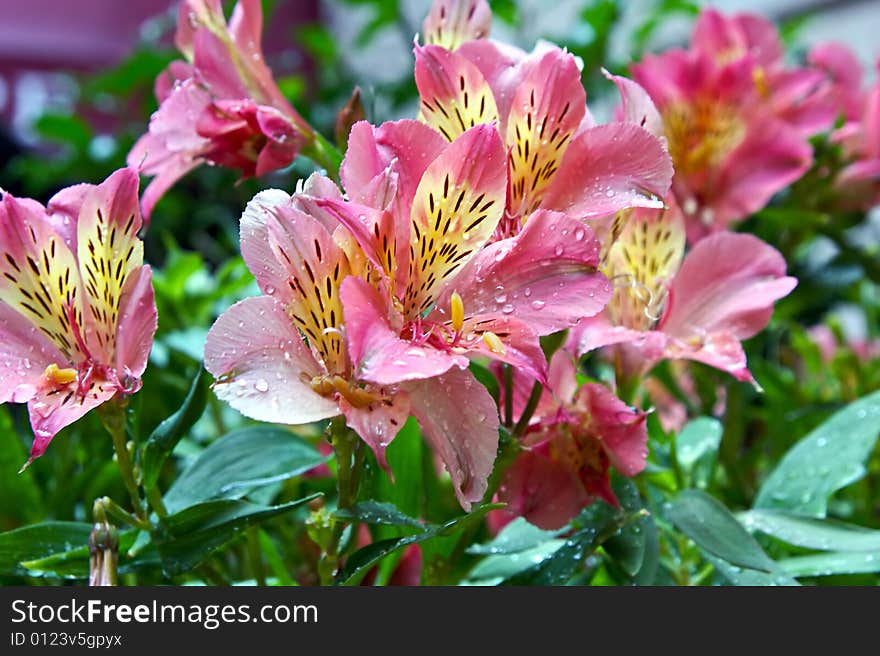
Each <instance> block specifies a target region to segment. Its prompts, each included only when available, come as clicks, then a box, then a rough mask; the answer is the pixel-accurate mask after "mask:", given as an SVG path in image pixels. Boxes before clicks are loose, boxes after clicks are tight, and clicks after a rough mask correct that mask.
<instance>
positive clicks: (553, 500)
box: [498, 451, 590, 531]
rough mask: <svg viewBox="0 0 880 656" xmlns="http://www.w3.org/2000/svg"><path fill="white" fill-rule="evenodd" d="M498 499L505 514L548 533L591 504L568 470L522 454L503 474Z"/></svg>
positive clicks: (534, 454) (540, 458)
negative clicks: (504, 506) (523, 520)
mask: <svg viewBox="0 0 880 656" xmlns="http://www.w3.org/2000/svg"><path fill="white" fill-rule="evenodd" d="M498 500H499V501H502V502H504V503H506V504H508V505H507V509H506V510H507V511H508V512H511V513H514V514H516V515H520V516H522V517H525V518H526V519H527V520H528V521H529V522H531V523H532V524H534V525H535V526H537V527H538V528H543V529H545V530H548V531H549V530H556V529H558V528H562V527H563V526H565V525H566V524H567V523H568V522H569V520H570V519H572V518H573V517H574V516H575V515H577V514H578V513H579V512H580V511H581V510H582V509H583V508H584V507H585V506H586V505H587V504H588V503H589V502H590V497H589V495H587V493H586V491H585V490H584V486H583V485H582V484H581V482H580V481H579V480H578V478H577V477H576V476H575V475H574V474H573V473H572V472H571V471H570V470H569V469H568V468H567V467H565V466H563V465H562V464H560V463H558V462H556V461H554V460H550V459H548V458H546V457H544V456H543V455H540V454H537V453H534V452H532V451H523V452H522V453H521V454H520V455H519V456H517V459H516V461H515V462H514V463H513V465H511V467H510V469H508V470H507V472H506V473H505V475H504V481H503V482H502V484H501V487H500V488H499V490H498Z"/></svg>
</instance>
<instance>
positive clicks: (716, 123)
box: [632, 10, 833, 242]
mask: <svg viewBox="0 0 880 656" xmlns="http://www.w3.org/2000/svg"><path fill="white" fill-rule="evenodd" d="M777 39H778V37H776V35H775V30H774V29H773V27H772V25H770V24H768V23H765V22H764V21H762V20H761V19H757V18H754V17H735V18H734V19H731V20H726V19H724V18H723V17H722V16H721V15H720V14H718V13H717V12H714V11H711V10H710V11H705V12H703V14H701V18H700V20H699V21H698V23H697V26H696V28H695V32H694V39H693V44H692V47H691V48H690V49H689V50H681V49H673V50H669V51H667V52H665V53H663V54H662V55H646V56H645V58H644V59H643V60H642V61H641V62H640V63H639V64H636V65H634V66H633V67H632V71H633V77H634V79H635V81H636V82H638V83H639V84H640V85H641V86H642V87H643V88H644V89H645V90H646V91H647V92H648V94H649V95H650V97H651V99H652V100H653V102H654V104H655V105H656V106H657V109H658V110H659V113H660V116H661V118H662V124H663V131H664V135H665V137H666V140H667V143H668V146H669V154H670V155H671V156H672V161H673V164H674V165H675V178H674V179H673V190H674V193H675V196H676V198H677V200H678V203H679V206H680V207H681V208H682V210H683V211H684V213H685V216H686V218H687V234H688V240H689V241H691V242H694V241H696V240H698V239H700V238H701V237H703V236H704V235H706V234H708V233H710V232H713V231H717V230H723V229H725V228H726V227H727V226H729V225H730V224H731V223H733V222H735V221H738V220H740V219H742V218H744V217H746V216H748V215H749V214H751V213H753V212H755V211H757V210H759V209H761V208H762V207H764V206H765V205H766V204H767V203H768V202H769V201H770V199H771V197H772V196H773V195H774V194H775V193H776V192H778V191H780V190H781V189H783V188H784V187H786V186H787V185H789V184H790V183H792V182H794V181H795V180H797V179H798V178H799V177H801V176H802V175H803V174H804V173H805V172H806V171H807V169H808V168H809V166H810V163H811V160H812V150H811V148H810V145H809V142H808V140H807V137H808V134H809V133H810V132H815V131H817V130H818V129H821V127H827V125H828V124H829V123H830V121H831V120H832V119H833V112H829V111H828V105H827V102H826V101H827V99H823V100H822V102H821V103H818V101H817V103H816V104H813V103H812V102H807V101H796V100H793V99H797V98H800V97H801V94H800V93H798V91H799V90H803V89H801V87H805V88H808V89H812V88H813V87H814V86H815V85H816V84H818V83H819V82H821V79H820V80H818V81H817V80H815V79H814V78H815V76H816V74H817V73H818V72H817V71H789V70H786V69H783V68H782V64H781V59H780V57H781V50H780V49H779V47H778V42H777V41H776V40H777ZM774 44H775V45H774ZM820 78H821V74H820ZM803 91H804V93H807V91H806V90H803ZM817 93H818V92H817ZM805 103H806V104H805Z"/></svg>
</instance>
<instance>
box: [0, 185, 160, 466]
mask: <svg viewBox="0 0 880 656" xmlns="http://www.w3.org/2000/svg"><path fill="white" fill-rule="evenodd" d="M140 228H141V215H140V211H139V209H138V176H137V173H136V172H135V171H133V170H132V169H121V170H119V171H116V172H115V173H113V174H112V175H111V176H110V177H109V178H107V180H106V181H104V182H103V183H102V184H100V185H97V186H94V185H78V186H76V187H70V188H68V189H65V190H63V191H61V192H59V194H58V195H56V196H55V197H54V198H53V199H52V200H51V201H50V202H49V205H48V208H46V207H43V206H42V205H40V204H39V203H37V202H36V201H33V200H30V199H18V198H13V197H12V196H11V195H10V194H8V193H5V194H4V195H3V199H2V201H0V250H2V251H3V257H2V258H0V361H2V362H3V366H2V368H0V403H6V402H8V401H11V402H14V403H27V404H28V410H29V412H30V419H31V426H32V427H33V430H34V436H35V437H34V443H33V446H32V447H31V453H30V459H29V461H28V462H30V461H31V460H33V459H34V458H38V457H39V456H41V455H42V454H43V453H44V452H45V450H46V447H47V446H48V445H49V442H50V441H51V440H52V438H53V437H54V436H55V434H56V433H57V432H58V431H59V430H61V429H62V428H64V427H65V426H67V425H69V424H71V423H73V422H74V421H76V420H77V419H79V418H80V417H82V416H83V415H84V414H86V413H87V412H88V411H89V410H91V409H93V408H95V407H97V406H99V405H101V404H102V403H104V402H106V401H109V400H110V399H112V398H113V397H115V396H116V395H119V394H122V395H124V394H131V393H133V392H135V391H137V390H138V389H139V388H140V385H141V375H142V374H143V373H144V370H145V369H146V366H147V357H148V356H149V353H150V347H151V345H152V342H153V333H154V332H155V330H156V304H155V301H154V299H153V287H152V284H151V281H152V272H151V270H150V267H149V266H146V265H144V264H143V243H142V242H141V241H140V240H139V239H138V238H137V232H138V230H140Z"/></svg>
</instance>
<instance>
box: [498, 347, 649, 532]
mask: <svg viewBox="0 0 880 656" xmlns="http://www.w3.org/2000/svg"><path fill="white" fill-rule="evenodd" d="M576 374H577V369H576V366H575V362H574V360H573V359H572V356H571V355H570V354H569V353H568V352H566V351H565V350H559V351H557V352H556V353H554V354H553V357H552V358H551V361H550V376H549V384H548V386H547V389H545V390H544V394H543V396H542V397H541V401H540V403H539V405H538V408H537V410H536V412H535V414H534V415H533V417H532V419H531V421H530V423H529V427H528V429H527V430H526V433H525V435H524V436H523V439H522V443H523V447H524V448H523V451H522V452H520V454H519V455H518V456H517V459H516V460H515V461H514V463H513V465H511V467H510V469H508V470H507V472H506V473H505V476H504V479H503V481H502V483H501V486H500V487H499V491H498V499H499V500H500V501H503V502H505V503H507V504H508V505H507V507H506V508H505V509H504V510H505V512H507V513H513V514H515V515H520V516H522V517H525V518H526V519H527V520H528V521H529V522H531V523H532V524H534V525H535V526H538V527H540V528H543V529H548V530H553V529H558V528H562V527H563V526H565V524H566V523H568V521H569V520H570V519H572V518H573V517H574V516H575V515H577V514H578V513H579V512H580V511H581V510H582V509H583V508H585V507H586V506H588V505H589V504H590V503H592V501H593V500H595V499H603V500H604V501H606V502H608V503H609V504H611V505H613V506H618V505H619V504H618V501H617V497H616V496H615V494H614V492H613V491H612V490H611V485H610V481H609V467H610V466H611V465H613V466H614V468H615V469H616V470H617V471H618V472H620V473H621V474H623V475H624V476H635V475H636V474H638V473H639V472H640V471H642V470H643V469H644V468H645V460H646V458H647V455H648V448H647V443H648V432H647V428H646V425H645V420H646V418H647V415H646V414H645V413H644V412H642V411H640V410H636V409H633V408H630V407H629V406H627V405H626V404H625V403H624V402H623V401H621V400H620V399H618V398H617V397H616V396H614V394H612V393H611V391H609V390H608V388H606V387H605V386H604V385H600V384H597V383H586V384H584V385H581V386H580V387H578V382H577V377H576ZM533 383H534V381H533V380H528V379H527V377H526V376H523V375H520V374H518V375H516V376H515V377H514V393H515V394H516V395H517V397H519V398H516V397H515V398H514V413H515V415H518V414H519V413H520V412H521V411H522V406H523V405H524V403H525V397H526V396H527V395H528V394H529V391H530V390H531V387H532V384H533Z"/></svg>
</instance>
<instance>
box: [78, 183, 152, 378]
mask: <svg viewBox="0 0 880 656" xmlns="http://www.w3.org/2000/svg"><path fill="white" fill-rule="evenodd" d="M138 185H139V180H138V175H137V172H136V171H135V170H134V169H132V168H123V169H119V170H117V171H115V172H113V173H112V174H111V175H110V176H109V177H108V178H107V179H106V180H105V181H104V182H102V183H101V184H99V185H97V186H96V187H94V188H93V189H92V190H90V192H89V193H88V194H86V195H85V196H84V198H83V202H82V206H81V207H80V212H79V220H78V222H77V259H78V261H79V271H80V276H81V279H82V280H83V282H84V283H88V282H89V281H92V283H93V284H85V285H84V289H83V292H84V300H85V301H86V303H87V305H88V306H89V307H90V308H94V310H95V312H91V311H86V312H84V313H83V321H84V324H83V328H84V337H85V342H86V344H87V345H88V349H89V352H90V354H91V355H92V356H93V357H94V358H97V359H98V360H99V361H100V362H102V363H104V364H111V363H115V362H116V359H115V358H114V354H113V350H114V344H115V341H116V332H117V326H118V322H117V320H116V319H117V317H116V314H115V311H117V310H118V309H119V305H118V303H119V297H120V294H121V293H122V285H124V284H125V283H124V281H125V280H126V279H127V278H128V277H129V276H130V275H132V274H133V272H134V271H135V270H136V269H138V268H139V267H140V266H141V264H142V263H143V256H144V245H143V242H141V240H140V239H138V237H137V233H138V231H140V229H141V225H142V219H141V212H140V208H139V207H138ZM99 317H100V318H99Z"/></svg>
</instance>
